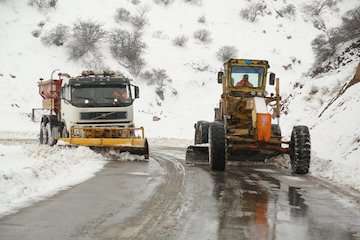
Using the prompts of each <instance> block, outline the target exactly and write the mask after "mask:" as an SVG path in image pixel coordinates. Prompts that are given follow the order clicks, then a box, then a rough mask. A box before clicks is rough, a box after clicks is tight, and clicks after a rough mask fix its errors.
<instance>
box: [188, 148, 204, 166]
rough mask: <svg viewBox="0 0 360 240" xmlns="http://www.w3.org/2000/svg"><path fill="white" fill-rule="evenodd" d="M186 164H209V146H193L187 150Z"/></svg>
mask: <svg viewBox="0 0 360 240" xmlns="http://www.w3.org/2000/svg"><path fill="white" fill-rule="evenodd" d="M186 163H188V164H196V165H197V164H199V165H201V164H208V163H209V146H208V144H201V145H191V146H189V147H188V148H187V149H186Z"/></svg>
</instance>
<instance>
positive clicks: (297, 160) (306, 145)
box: [290, 126, 311, 174]
mask: <svg viewBox="0 0 360 240" xmlns="http://www.w3.org/2000/svg"><path fill="white" fill-rule="evenodd" d="M310 157H311V142H310V132H309V128H308V127H306V126H295V127H294V128H293V131H292V133H291V142H290V161H291V169H292V172H293V173H296V174H307V173H309V168H310Z"/></svg>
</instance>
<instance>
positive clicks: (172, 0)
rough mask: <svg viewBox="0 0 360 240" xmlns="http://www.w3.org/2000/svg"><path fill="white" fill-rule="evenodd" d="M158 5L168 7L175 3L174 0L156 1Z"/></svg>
mask: <svg viewBox="0 0 360 240" xmlns="http://www.w3.org/2000/svg"><path fill="white" fill-rule="evenodd" d="M154 2H155V3H156V4H159V5H164V6H168V5H170V4H172V3H173V2H174V0H154Z"/></svg>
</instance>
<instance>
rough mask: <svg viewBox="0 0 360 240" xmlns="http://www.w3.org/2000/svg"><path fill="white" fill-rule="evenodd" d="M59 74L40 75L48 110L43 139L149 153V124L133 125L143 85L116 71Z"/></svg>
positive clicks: (53, 142) (51, 143) (50, 142)
mask: <svg viewBox="0 0 360 240" xmlns="http://www.w3.org/2000/svg"><path fill="white" fill-rule="evenodd" d="M52 75H53V74H52ZM58 75H59V78H58V79H53V77H51V79H50V80H43V79H40V82H39V84H38V86H39V94H40V96H41V97H42V103H43V108H42V109H45V110H46V111H47V112H46V113H45V114H43V115H42V116H41V121H40V122H41V124H40V134H39V135H40V137H39V138H40V139H39V140H40V143H41V144H48V145H50V146H53V145H55V144H57V142H58V141H62V142H64V143H65V144H68V145H73V146H87V147H90V148H92V149H94V150H115V151H119V152H125V151H126V152H130V153H134V154H139V155H143V156H144V157H145V159H148V158H149V146H148V142H147V140H146V138H145V136H144V129H143V128H142V127H141V128H135V126H134V117H133V103H134V101H135V99H136V98H139V88H138V87H137V86H134V85H133V84H131V80H130V79H128V78H126V77H124V76H122V75H119V74H115V73H114V72H112V71H104V72H101V73H95V72H93V71H84V72H82V74H81V75H80V76H77V77H70V76H69V75H68V74H62V73H59V74H58ZM33 113H34V110H33Z"/></svg>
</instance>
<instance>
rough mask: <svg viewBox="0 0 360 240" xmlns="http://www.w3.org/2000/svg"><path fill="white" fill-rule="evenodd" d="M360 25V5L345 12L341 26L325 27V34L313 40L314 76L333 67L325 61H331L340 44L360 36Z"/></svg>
mask: <svg viewBox="0 0 360 240" xmlns="http://www.w3.org/2000/svg"><path fill="white" fill-rule="evenodd" d="M359 26H360V6H359V7H357V8H355V9H353V10H351V11H348V12H347V13H345V15H344V17H343V18H342V24H341V26H340V27H339V28H333V29H329V30H327V29H325V30H324V34H321V35H319V36H317V37H316V38H315V39H314V40H313V41H312V48H313V51H314V53H315V62H314V66H313V69H312V73H311V74H312V76H315V75H317V74H319V73H321V72H326V71H328V70H330V69H331V66H324V63H325V62H329V61H328V60H330V58H331V57H333V56H334V54H335V52H336V49H337V46H338V44H340V43H343V42H346V41H350V40H355V39H357V38H359V37H360V29H359Z"/></svg>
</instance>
